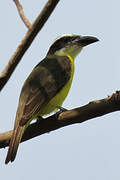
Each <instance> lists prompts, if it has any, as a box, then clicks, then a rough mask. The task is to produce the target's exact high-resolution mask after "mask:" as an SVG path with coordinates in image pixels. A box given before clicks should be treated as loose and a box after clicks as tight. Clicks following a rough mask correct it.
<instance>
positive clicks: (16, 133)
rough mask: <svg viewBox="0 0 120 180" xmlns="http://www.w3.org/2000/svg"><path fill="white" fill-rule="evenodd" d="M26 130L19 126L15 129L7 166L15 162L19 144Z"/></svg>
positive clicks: (6, 161)
mask: <svg viewBox="0 0 120 180" xmlns="http://www.w3.org/2000/svg"><path fill="white" fill-rule="evenodd" d="M24 129H25V126H18V127H17V129H16V128H15V129H14V130H13V134H12V137H11V140H10V145H9V149H8V153H7V157H6V160H5V164H8V162H9V161H11V162H12V161H14V159H15V157H16V154H17V150H18V146H19V143H20V141H21V139H22V136H23V133H24Z"/></svg>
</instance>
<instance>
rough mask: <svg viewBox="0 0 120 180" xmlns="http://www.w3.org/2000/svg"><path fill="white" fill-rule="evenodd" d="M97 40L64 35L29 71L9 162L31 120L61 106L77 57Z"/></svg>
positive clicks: (10, 147) (71, 78)
mask: <svg viewBox="0 0 120 180" xmlns="http://www.w3.org/2000/svg"><path fill="white" fill-rule="evenodd" d="M96 41H98V39H97V38H95V37H91V36H79V35H73V34H65V35H62V36H61V37H59V38H57V39H56V40H55V41H54V43H53V44H52V45H51V47H50V48H49V51H48V53H47V55H46V57H45V58H44V59H43V60H42V61H41V62H40V63H39V64H38V65H37V66H36V67H35V68H34V69H33V71H32V72H31V73H30V75H29V76H28V78H27V79H26V81H25V82H24V85H23V87H22V91H21V94H20V98H19V104H18V109H17V113H16V120H15V125H14V129H13V133H12V137H11V140H10V145H9V150H8V154H7V157H6V161H5V163H6V164H7V163H8V162H9V161H11V162H12V161H14V159H15V156H16V153H17V149H18V146H19V143H20V141H21V138H22V136H23V133H24V131H25V129H26V128H27V126H28V125H29V123H30V122H31V120H33V119H35V118H37V117H38V116H44V115H46V114H49V113H51V112H53V111H55V110H56V109H58V107H59V106H61V105H62V103H63V101H64V100H65V98H66V96H67V94H68V92H69V90H70V87H71V83H72V80H73V75H74V59H75V57H76V56H77V55H78V53H79V52H80V51H81V50H82V49H83V47H84V46H87V45H89V44H91V43H94V42H96Z"/></svg>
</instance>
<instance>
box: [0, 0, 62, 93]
mask: <svg viewBox="0 0 120 180" xmlns="http://www.w3.org/2000/svg"><path fill="white" fill-rule="evenodd" d="M59 1H60V0H48V2H47V3H46V5H45V6H44V8H43V10H42V11H41V13H40V14H39V16H38V17H37V18H36V20H35V21H34V23H33V24H32V25H31V28H30V29H29V30H28V32H27V33H26V35H25V37H24V39H23V40H22V41H21V43H20V44H19V46H18V48H17V49H16V51H15V53H14V54H13V56H12V57H11V58H10V60H9V62H8V64H7V65H6V67H5V68H4V69H3V71H2V72H1V73H0V91H1V90H2V89H3V87H4V86H5V84H6V83H7V81H8V80H9V78H10V76H11V75H12V73H13V71H14V70H15V68H16V66H17V65H18V63H19V62H20V60H21V58H22V57H23V55H24V54H25V52H26V51H27V49H28V48H29V47H30V45H31V43H32V41H33V40H34V38H35V37H36V35H37V34H38V32H39V31H40V30H41V29H42V27H43V26H44V24H45V22H46V21H47V19H48V18H49V16H50V15H51V13H52V12H53V10H54V9H55V7H56V5H57V3H58V2H59Z"/></svg>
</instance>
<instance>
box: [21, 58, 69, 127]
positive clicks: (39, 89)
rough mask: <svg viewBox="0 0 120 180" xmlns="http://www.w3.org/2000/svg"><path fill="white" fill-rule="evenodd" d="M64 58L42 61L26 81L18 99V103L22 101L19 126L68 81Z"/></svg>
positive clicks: (67, 62)
mask: <svg viewBox="0 0 120 180" xmlns="http://www.w3.org/2000/svg"><path fill="white" fill-rule="evenodd" d="M65 58H66V57H62V58H57V59H56V58H52V59H48V58H46V59H44V60H43V61H41V62H40V63H39V64H38V65H37V66H36V67H35V68H34V70H33V71H32V73H31V74H30V76H29V77H28V79H27V80H26V82H25V84H24V86H23V89H22V92H21V97H20V101H24V105H23V103H21V104H22V106H23V107H24V108H23V107H22V108H23V114H22V117H21V118H20V119H21V120H20V124H21V125H24V124H25V123H26V122H27V121H28V120H29V119H30V118H32V117H34V116H35V115H37V114H38V113H39V111H40V110H41V108H43V107H44V106H45V105H46V104H47V103H48V102H49V101H50V100H51V99H52V98H53V97H54V96H55V95H56V94H57V93H58V92H59V91H60V90H61V88H62V87H63V86H64V85H65V84H66V83H67V81H68V80H69V78H70V72H71V66H70V61H69V59H68V58H66V59H65ZM20 109H21V108H20ZM20 111H21V110H20Z"/></svg>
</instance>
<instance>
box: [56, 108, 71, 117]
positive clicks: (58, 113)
mask: <svg viewBox="0 0 120 180" xmlns="http://www.w3.org/2000/svg"><path fill="white" fill-rule="evenodd" d="M57 108H58V109H59V111H58V112H56V114H55V116H56V119H58V116H59V115H60V114H61V113H62V112H65V111H67V110H68V109H65V108H63V107H61V106H58V107H57Z"/></svg>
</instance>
